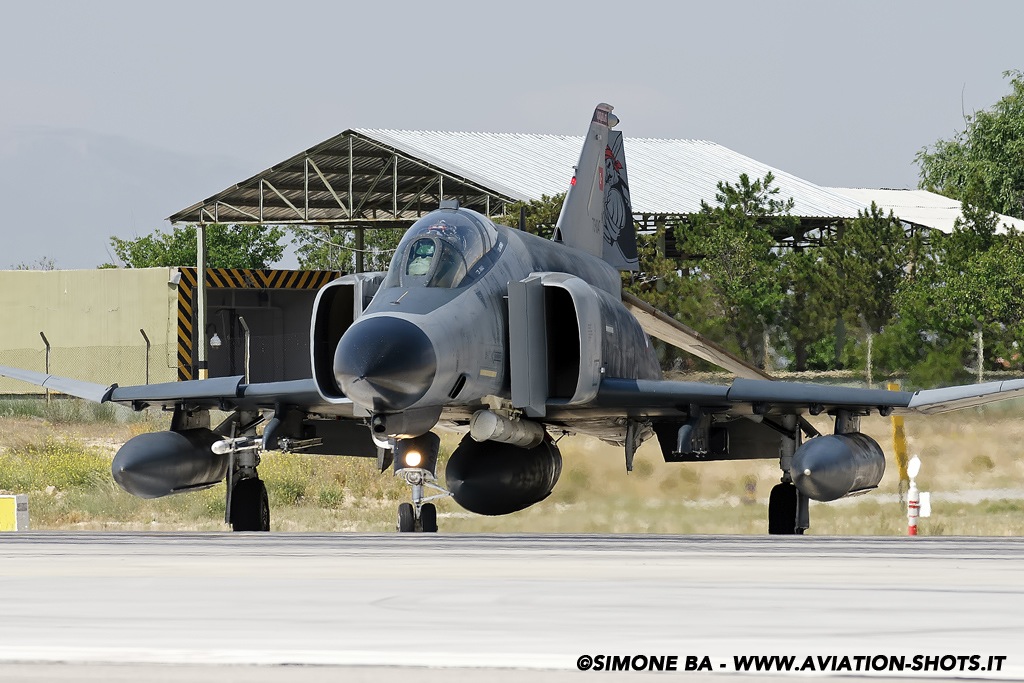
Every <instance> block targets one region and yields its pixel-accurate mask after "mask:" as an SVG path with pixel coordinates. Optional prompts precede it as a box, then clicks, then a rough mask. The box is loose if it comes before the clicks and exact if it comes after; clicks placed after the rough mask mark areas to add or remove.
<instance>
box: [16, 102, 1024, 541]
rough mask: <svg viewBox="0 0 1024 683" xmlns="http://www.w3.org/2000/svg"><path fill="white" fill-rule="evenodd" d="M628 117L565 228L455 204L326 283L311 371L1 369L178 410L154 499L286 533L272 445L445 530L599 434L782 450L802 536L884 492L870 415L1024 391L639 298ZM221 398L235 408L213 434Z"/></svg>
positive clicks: (781, 490) (512, 506) (140, 451)
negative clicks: (659, 351) (876, 384)
mask: <svg viewBox="0 0 1024 683" xmlns="http://www.w3.org/2000/svg"><path fill="white" fill-rule="evenodd" d="M617 121H618V120H617V118H616V117H615V116H614V115H613V114H612V107H610V106H609V105H606V104H600V105H598V106H597V108H596V110H595V111H594V116H593V119H592V120H591V123H590V128H589V130H588V131H587V137H586V140H585V142H584V145H583V149H582V152H581V154H580V160H579V164H578V166H577V167H576V175H575V177H574V178H573V179H572V183H571V185H570V188H569V191H568V195H567V197H566V200H565V204H564V206H563V209H562V213H561V216H560V217H559V220H558V224H557V228H556V231H555V235H554V238H553V239H552V240H546V239H543V238H541V237H538V236H535V235H531V234H528V233H526V232H523V231H519V230H514V229H510V228H506V227H503V226H500V225H495V224H494V223H492V222H491V221H490V220H488V219H487V218H486V217H484V216H482V215H480V214H478V213H476V212H473V211H469V210H466V209H463V208H460V207H459V206H458V204H457V203H455V202H442V204H441V207H440V208H439V209H438V210H437V211H434V212H433V213H430V214H428V215H426V216H424V217H423V218H421V219H420V220H418V221H417V222H416V223H415V224H414V225H413V226H412V227H411V228H410V229H409V231H408V232H407V233H406V234H405V236H404V238H403V239H402V241H401V243H400V244H399V246H398V249H397V251H396V252H395V256H394V258H393V260H392V262H391V265H390V268H389V269H388V271H387V272H386V273H364V274H355V275H349V276H346V277H343V278H341V279H340V280H337V281H335V282H333V283H331V284H329V285H327V286H325V287H324V288H323V289H322V290H321V291H320V292H319V294H318V295H317V298H316V302H315V304H314V307H315V308H314V311H313V322H312V329H311V331H310V342H311V353H312V374H313V377H312V378H310V379H308V380H299V381H288V382H275V383H264V384H245V383H243V380H242V378H241V377H225V378H215V379H207V380H197V381H188V382H175V383H168V384H157V385H147V386H132V387H118V386H116V385H114V386H109V387H108V386H103V385H98V384H91V383H86V382H81V381H77V380H72V379H67V378H61V377H54V376H50V375H46V374H43V373H38V372H30V371H25V370H18V369H13V368H3V367H0V375H4V376H7V377H12V378H16V379H21V380H25V381H28V382H32V383H35V384H38V385H41V386H45V387H47V388H49V389H52V390H55V391H59V392H64V393H67V394H71V395H74V396H79V397H82V398H86V399H90V400H93V401H99V402H105V401H114V402H117V403H122V404H127V405H130V406H132V407H133V408H135V409H137V410H141V409H143V408H145V407H147V406H163V407H164V408H167V409H171V410H173V418H172V424H171V429H170V431H167V432H160V433H154V434H143V435H140V436H136V437H134V438H133V439H131V440H129V441H128V442H127V443H125V444H124V446H123V447H122V448H121V449H120V450H119V451H118V453H117V455H116V456H115V458H114V461H113V476H114V479H115V480H116V481H117V483H118V484H120V485H121V487H122V488H124V489H125V490H126V491H128V492H129V493H132V494H134V495H137V496H141V497H143V498H153V497H158V496H164V495H168V494H171V493H178V492H182V491H188V490H191V489H197V488H204V487H209V486H213V485H215V484H217V483H219V482H221V481H225V480H226V483H227V486H226V491H227V498H228V504H227V511H226V521H228V522H229V523H230V524H231V525H232V527H233V528H234V529H235V530H236V531H244V530H254V531H267V530H269V528H270V510H269V505H268V501H267V492H266V487H265V486H264V484H263V482H262V481H261V480H260V478H259V476H258V474H257V471H258V466H259V463H260V453H262V452H263V451H265V450H282V451H299V452H305V453H321V454H323V453H326V454H333V455H350V456H363V457H376V458H377V462H378V465H379V466H380V468H381V470H382V471H384V470H385V469H387V468H389V467H393V469H394V471H395V473H396V474H398V475H400V476H402V477H404V479H405V481H407V482H408V483H409V484H410V485H411V487H412V502H411V503H403V504H402V505H400V506H399V509H398V529H399V531H415V530H420V531H428V532H429V531H436V530H437V511H436V508H435V506H434V504H433V502H431V501H432V500H434V499H436V498H438V497H440V496H447V495H451V496H452V497H453V498H454V499H455V501H456V502H457V503H458V504H459V505H461V506H462V507H464V508H466V509H467V510H470V511H472V512H475V513H479V514H483V515H502V514H508V513H511V512H515V511H517V510H522V509H524V508H526V507H528V506H530V505H533V504H535V503H537V502H539V501H541V500H543V499H544V498H546V497H547V496H548V495H549V494H550V493H551V491H552V489H553V488H554V486H555V484H556V482H557V481H558V476H559V473H560V471H561V464H562V461H561V456H560V454H559V451H558V448H557V446H556V443H555V439H554V438H553V437H557V436H560V435H562V434H585V435H590V436H593V437H596V438H599V439H601V440H603V441H606V442H610V443H613V444H617V445H619V446H621V447H622V448H623V450H624V453H625V461H626V469H627V470H628V469H631V468H632V462H633V454H634V453H635V452H636V449H637V447H638V446H639V445H640V444H641V443H642V442H644V441H645V440H646V439H648V438H651V437H655V438H656V439H657V441H658V444H659V445H660V447H661V451H662V454H663V455H664V458H665V460H666V461H669V462H694V461H710V460H738V459H760V458H768V459H773V460H778V462H779V466H780V468H781V477H780V482H779V484H778V485H776V486H775V488H774V489H773V490H772V492H771V495H770V502H769V506H768V531H769V533H773V534H793V533H802V532H803V530H804V529H806V528H808V527H809V519H808V500H809V499H814V500H819V501H830V500H835V499H837V498H841V497H843V496H847V495H850V494H854V493H859V492H862V491H866V490H869V489H872V488H874V487H876V486H877V485H878V482H879V481H880V479H881V477H882V474H883V471H884V469H885V459H884V456H883V454H882V449H881V447H880V446H879V445H878V444H877V443H876V442H875V441H873V440H872V439H871V438H869V437H868V436H866V435H864V434H862V433H861V432H860V430H859V427H860V420H861V418H862V417H864V416H866V415H869V414H871V413H873V412H878V413H880V414H881V415H889V414H890V413H892V412H893V411H896V412H904V413H906V412H920V413H936V412H942V411H947V410H955V409H959V408H964V407H967V406H974V405H979V404H982V403H985V402H988V401H993V400H999V399H1003V398H1008V397H1011V396H1016V395H1017V394H1018V393H1019V392H1020V391H1022V390H1024V381H1021V380H1017V381H1008V382H996V383H991V384H979V385H972V386H958V387H952V388H947V389H936V390H930V391H919V392H917V393H908V392H890V391H879V390H870V389H855V388H842V387H824V386H814V385H806V384H796V383H786V382H778V381H772V380H771V379H770V378H767V377H766V376H765V375H763V373H761V372H760V371H759V370H757V369H756V368H753V367H751V366H749V365H747V364H745V363H743V362H742V361H740V360H739V359H737V358H735V357H733V356H731V355H729V354H728V353H727V352H725V351H724V350H723V349H721V348H720V347H718V346H716V345H715V344H713V343H712V342H710V341H709V340H707V339H704V338H703V337H701V336H700V335H698V334H696V333H695V332H693V331H692V330H689V329H688V328H685V327H684V326H682V325H680V324H679V323H677V322H676V321H674V320H672V319H671V318H668V317H667V316H664V315H662V314H660V313H658V312H657V311H655V310H653V309H652V308H650V307H649V306H647V305H646V304H644V303H643V302H641V301H639V300H636V299H634V298H632V297H629V296H628V295H623V292H622V289H621V278H620V275H619V270H620V269H626V270H628V269H636V266H637V259H636V237H635V233H634V228H633V222H632V211H631V208H630V203H629V186H628V181H627V176H626V163H625V156H624V154H623V147H622V136H621V134H620V133H619V132H618V131H615V130H612V128H613V127H614V126H615V124H616V123H617ZM648 333H650V334H653V335H655V336H658V337H660V338H662V339H664V340H666V341H669V342H671V343H674V344H677V345H680V346H682V347H683V348H686V349H688V350H690V351H692V352H693V353H695V354H697V355H699V356H701V357H703V358H706V359H708V360H711V361H712V362H716V363H718V364H719V365H722V366H723V367H725V368H727V369H730V370H732V371H733V372H734V373H735V374H736V375H738V378H737V379H736V380H735V381H734V382H733V383H732V385H731V386H718V385H712V384H703V383H693V382H681V381H668V380H664V379H662V375H661V370H660V367H659V365H658V362H657V359H656V357H655V353H654V350H653V349H652V347H651V341H650V337H649V336H648ZM211 409H219V410H222V411H229V413H230V416H229V417H228V419H226V420H225V421H224V422H223V423H221V424H220V425H219V426H217V427H215V428H212V426H211V420H210V411H211ZM822 412H825V413H828V414H829V415H831V416H833V417H834V422H835V427H834V433H833V434H829V435H822V434H819V433H818V431H817V430H815V428H814V427H813V426H812V425H811V424H810V423H809V422H808V421H807V420H806V419H805V417H804V416H805V415H806V414H811V415H817V414H820V413H822ZM446 428H451V429H455V430H458V431H461V432H463V433H465V432H468V433H466V434H465V436H464V437H463V439H462V441H461V443H460V444H459V446H458V448H456V450H455V451H454V453H452V455H451V457H450V459H449V461H448V465H447V470H446V473H445V479H444V482H445V486H446V487H447V488H442V487H441V485H440V483H439V481H438V480H437V478H436V469H437V455H438V448H439V437H438V436H437V435H436V433H435V431H436V430H438V429H446ZM427 494H431V495H427Z"/></svg>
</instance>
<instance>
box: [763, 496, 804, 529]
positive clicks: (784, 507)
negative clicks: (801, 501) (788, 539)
mask: <svg viewBox="0 0 1024 683" xmlns="http://www.w3.org/2000/svg"><path fill="white" fill-rule="evenodd" d="M796 496H797V492H796V487H795V486H793V485H792V484H776V485H775V486H774V488H772V492H771V494H770V495H769V496H768V533H769V534H770V535H772V536H786V535H790V536H791V535H795V534H796V533H797V530H796V505H797V497H796Z"/></svg>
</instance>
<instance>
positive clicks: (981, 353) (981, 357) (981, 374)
mask: <svg viewBox="0 0 1024 683" xmlns="http://www.w3.org/2000/svg"><path fill="white" fill-rule="evenodd" d="M977 342H978V384H981V383H982V382H984V381H985V337H984V333H983V332H982V331H981V327H979V328H978V339H977Z"/></svg>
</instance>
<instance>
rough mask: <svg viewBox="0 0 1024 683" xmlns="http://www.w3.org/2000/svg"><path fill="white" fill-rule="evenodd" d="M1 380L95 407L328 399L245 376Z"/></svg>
mask: <svg viewBox="0 0 1024 683" xmlns="http://www.w3.org/2000/svg"><path fill="white" fill-rule="evenodd" d="M0 377H8V378H10V379H17V380H21V381H22V382H28V383H29V384H35V385H36V386H41V387H44V388H46V389H49V390H51V391H56V392H59V393H62V394H68V395H70V396H76V397H78V398H84V399H86V400H89V401H95V402H96V403H107V402H111V403H123V404H126V405H131V406H133V407H136V408H142V407H146V406H165V407H166V406H174V405H177V404H179V403H185V404H188V405H189V406H193V407H197V408H215V409H220V410H234V409H237V408H241V409H256V408H273V407H274V406H276V405H279V404H282V403H283V404H287V405H290V406H295V407H297V408H306V409H312V408H320V407H324V400H323V399H322V398H321V397H320V394H319V392H317V390H316V386H315V385H314V384H313V380H312V379H301V380H290V381H285V382H265V383H256V384H245V382H244V381H243V377H241V376H238V377H214V378H211V379H197V380H188V381H183V382H166V383H162V384H144V385H138V386H130V387H119V386H117V385H116V384H112V385H110V386H106V385H103V384H95V383H93V382H83V381H81V380H77V379H69V378H67V377H59V376H57V375H48V374H46V373H44V372H34V371H32V370H21V369H18V368H9V367H4V366H0ZM349 405H350V404H349ZM331 412H337V411H336V410H332V411H331Z"/></svg>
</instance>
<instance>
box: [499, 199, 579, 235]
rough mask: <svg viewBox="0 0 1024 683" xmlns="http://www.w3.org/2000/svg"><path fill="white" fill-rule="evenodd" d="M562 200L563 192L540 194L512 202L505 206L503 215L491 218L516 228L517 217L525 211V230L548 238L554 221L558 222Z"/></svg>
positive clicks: (517, 223) (553, 227)
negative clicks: (536, 196) (553, 194)
mask: <svg viewBox="0 0 1024 683" xmlns="http://www.w3.org/2000/svg"><path fill="white" fill-rule="evenodd" d="M564 201H565V192H562V193H560V194H556V195H555V196H553V197H549V196H547V195H542V196H541V198H540V199H531V200H530V201H528V202H513V203H512V204H509V205H508V206H506V208H505V215H503V216H496V217H494V218H493V219H492V220H494V222H495V223H500V224H501V225H507V226H508V227H510V228H518V227H520V226H519V218H520V216H521V215H523V213H524V212H525V217H526V226H525V229H526V232H530V233H533V234H534V235H540V236H541V237H546V238H550V237H551V235H552V234H554V231H555V223H557V222H558V215H559V214H560V213H561V212H562V203H563V202H564Z"/></svg>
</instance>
